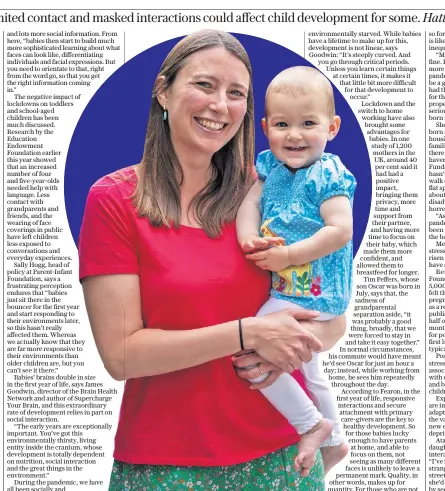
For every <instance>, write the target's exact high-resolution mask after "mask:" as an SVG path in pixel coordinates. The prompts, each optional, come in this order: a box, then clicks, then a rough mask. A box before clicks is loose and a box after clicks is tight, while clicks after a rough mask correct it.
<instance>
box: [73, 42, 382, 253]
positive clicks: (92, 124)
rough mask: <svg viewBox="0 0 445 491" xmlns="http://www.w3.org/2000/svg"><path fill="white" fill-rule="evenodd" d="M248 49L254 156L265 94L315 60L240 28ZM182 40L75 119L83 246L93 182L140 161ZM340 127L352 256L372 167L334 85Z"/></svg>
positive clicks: (151, 54) (76, 219)
mask: <svg viewBox="0 0 445 491" xmlns="http://www.w3.org/2000/svg"><path fill="white" fill-rule="evenodd" d="M235 36H236V37H237V38H238V39H239V40H240V41H241V43H242V44H243V45H244V47H245V48H246V50H247V52H248V54H249V57H250V60H251V62H252V69H253V87H254V96H255V154H258V153H259V152H261V151H262V150H265V149H267V148H268V143H267V139H266V137H265V136H264V134H263V131H262V129H261V118H262V117H263V115H264V95H265V93H266V89H267V86H268V84H269V82H270V81H271V80H272V79H273V77H275V75H277V74H278V73H279V72H280V71H282V70H284V69H285V68H288V67H290V66H294V65H308V66H312V65H311V63H309V62H308V61H307V60H305V59H304V58H302V57H301V56H299V55H297V54H296V53H294V52H292V51H290V50H288V49H286V48H283V47H282V46H280V45H278V44H275V43H272V42H270V41H266V40H264V39H261V38H256V37H253V36H247V35H241V34H235ZM179 39H180V38H176V39H172V40H169V41H166V42H164V43H162V44H159V45H157V46H154V47H152V48H150V49H148V50H146V51H144V52H142V53H140V54H139V55H137V56H135V57H134V58H132V59H131V60H129V61H128V62H127V63H125V64H124V65H123V66H122V67H120V68H119V69H118V70H117V71H116V72H115V73H113V75H111V77H110V78H108V79H107V80H106V81H105V82H104V84H103V85H102V86H101V87H100V88H99V89H98V90H97V92H96V93H95V94H94V96H93V97H92V98H91V100H90V102H89V103H88V105H87V106H86V108H85V110H84V112H83V113H82V116H81V117H80V119H79V122H78V123H77V126H76V129H75V131H74V134H73V137H72V139H71V143H70V147H69V150H68V155H67V161H66V167H65V206H66V213H67V216H68V222H69V225H70V229H71V233H72V235H73V238H74V240H75V242H76V244H77V240H78V236H79V230H80V226H81V223H82V217H83V211H84V206H85V201H86V197H87V194H88V191H89V188H90V187H91V185H92V184H94V182H95V181H96V180H97V179H99V178H100V177H102V176H104V175H106V174H109V173H110V172H113V171H115V170H117V169H121V168H123V167H128V166H130V165H133V164H136V163H138V162H140V160H141V158H142V154H143V148H144V139H145V132H146V128H147V121H148V115H149V109H150V104H151V91H152V87H153V84H154V81H155V79H156V76H157V74H158V72H159V69H160V67H161V64H162V62H163V61H164V59H165V57H166V56H167V54H168V52H169V51H170V50H171V49H172V48H173V46H174V45H175V44H176V43H177V42H178V41H179ZM334 93H335V104H336V112H337V114H338V115H339V116H340V117H341V119H342V124H341V128H340V132H339V134H338V135H337V137H336V138H335V139H334V140H333V141H332V142H329V143H328V146H327V148H326V151H328V152H332V153H335V154H338V155H339V156H340V158H341V160H342V162H343V163H344V164H345V165H346V167H348V169H349V170H350V171H351V172H352V173H353V174H354V175H355V177H356V179H357V182H358V186H357V191H356V193H355V199H354V255H355V253H356V251H357V249H358V248H359V246H360V243H361V241H362V238H363V235H364V232H365V229H366V224H367V222H368V217H369V210H370V204H371V191H372V180H371V167H370V162H369V155H368V151H367V148H366V143H365V140H364V138H363V134H362V131H361V129H360V126H359V124H358V122H357V119H356V117H355V115H354V113H353V112H352V110H351V108H350V107H349V105H348V103H347V102H346V100H345V99H344V97H343V96H342V95H341V94H340V93H339V92H338V91H337V89H335V87H334Z"/></svg>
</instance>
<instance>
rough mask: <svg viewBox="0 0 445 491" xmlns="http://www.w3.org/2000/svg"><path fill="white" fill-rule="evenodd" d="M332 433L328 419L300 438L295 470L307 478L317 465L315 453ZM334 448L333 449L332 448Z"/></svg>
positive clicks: (321, 421)
mask: <svg viewBox="0 0 445 491" xmlns="http://www.w3.org/2000/svg"><path fill="white" fill-rule="evenodd" d="M331 432H332V423H331V422H330V421H329V420H328V419H324V418H323V419H322V420H320V421H319V422H318V423H317V424H316V425H315V426H314V427H313V428H311V429H310V430H309V431H308V432H307V433H304V434H303V435H301V436H300V443H299V444H298V455H297V458H296V459H295V463H294V465H295V469H296V470H297V471H300V474H301V476H302V477H306V476H307V475H308V474H309V472H310V470H311V469H312V467H313V465H314V463H315V453H316V452H317V450H318V448H319V447H320V445H321V444H322V443H323V442H324V441H325V440H326V438H327V437H328V436H329V435H330V434H331ZM331 448H332V447H331Z"/></svg>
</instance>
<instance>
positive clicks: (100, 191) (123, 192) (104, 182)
mask: <svg viewBox="0 0 445 491" xmlns="http://www.w3.org/2000/svg"><path fill="white" fill-rule="evenodd" d="M136 185H137V173H136V166H134V165H132V166H130V167H125V168H123V169H119V170H116V171H114V172H112V173H111V174H107V175H105V176H103V177H101V178H100V179H98V180H97V181H96V182H95V183H94V184H93V185H92V186H91V188H90V193H89V194H90V195H95V196H102V197H105V196H108V195H110V194H111V195H114V196H121V197H122V198H129V197H131V196H132V195H133V193H134V190H135V188H136Z"/></svg>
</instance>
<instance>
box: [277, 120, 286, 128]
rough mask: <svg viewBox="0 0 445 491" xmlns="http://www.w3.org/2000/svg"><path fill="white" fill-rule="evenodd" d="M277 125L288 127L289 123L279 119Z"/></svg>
mask: <svg viewBox="0 0 445 491" xmlns="http://www.w3.org/2000/svg"><path fill="white" fill-rule="evenodd" d="M275 126H278V128H287V123H285V122H284V121H279V122H278V123H277V124H276V125H275Z"/></svg>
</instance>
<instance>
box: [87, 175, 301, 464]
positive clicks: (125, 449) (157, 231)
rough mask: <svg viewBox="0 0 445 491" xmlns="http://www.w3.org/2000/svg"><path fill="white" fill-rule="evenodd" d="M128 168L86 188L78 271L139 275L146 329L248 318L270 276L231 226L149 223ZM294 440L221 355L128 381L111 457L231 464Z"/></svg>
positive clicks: (149, 461) (264, 292) (292, 433)
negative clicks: (137, 204)
mask: <svg viewBox="0 0 445 491" xmlns="http://www.w3.org/2000/svg"><path fill="white" fill-rule="evenodd" d="M135 183H136V177H135V174H134V171H133V170H132V168H128V169H124V170H123V171H120V172H119V173H115V174H111V175H109V176H106V177H104V178H102V179H100V180H99V181H98V182H97V183H96V184H95V185H94V186H93V187H92V188H91V190H90V193H89V196H88V200H87V204H86V209H85V216H84V220H83V224H82V230H81V234H80V241H79V255H80V278H84V277H86V276H90V275H100V274H119V273H127V274H128V273H134V274H138V275H139V277H140V284H141V299H142V315H143V320H144V323H145V325H146V328H147V329H150V328H157V329H175V330H178V329H196V328H205V327H204V326H211V325H215V324H220V323H222V322H227V321H230V320H233V319H237V318H240V317H247V316H253V315H255V313H256V312H257V310H258V309H259V308H260V307H261V305H262V304H263V303H264V302H265V300H266V299H267V298H268V292H269V287H270V276H269V274H268V273H265V272H263V271H261V270H259V269H258V268H256V267H255V266H254V265H253V264H252V263H250V262H248V261H247V260H246V259H245V258H244V256H243V254H242V253H241V250H240V248H239V246H238V244H237V240H236V231H235V224H234V223H232V224H228V225H226V226H225V228H224V230H223V233H222V235H221V236H220V237H219V238H217V239H210V238H208V237H207V236H206V234H205V233H204V231H203V230H202V229H196V228H190V227H185V226H181V227H180V228H179V229H178V230H177V229H175V228H167V227H159V228H155V227H152V226H151V225H150V224H149V223H148V221H147V219H146V218H141V217H138V216H137V215H136V213H135V210H134V208H133V205H132V202H131V199H129V196H130V195H131V194H132V192H133V190H134V186H135ZM297 440H298V436H297V435H296V433H295V430H294V429H293V428H292V427H291V426H290V425H289V424H288V423H287V422H286V421H285V419H284V417H283V416H281V414H279V413H278V412H277V411H276V410H275V409H274V408H273V407H272V406H271V404H270V403H269V402H268V401H267V400H266V399H265V398H264V397H263V396H262V394H261V393H259V392H258V391H252V390H249V389H248V386H247V384H246V382H245V381H243V380H241V379H240V378H239V377H237V376H236V374H235V371H234V369H233V367H232V363H231V359H230V357H225V358H221V359H218V360H214V361H212V362H209V363H205V364H203V365H200V366H197V367H193V368H189V369H185V370H180V371H176V372H173V373H168V374H164V375H156V376H151V377H142V378H137V379H131V380H128V381H127V382H126V384H125V391H124V396H123V401H122V406H121V411H120V418H119V425H118V429H117V434H116V438H115V452H114V457H115V458H116V459H118V460H121V461H124V462H129V463H133V464H172V465H200V466H217V465H231V464H236V463H240V462H244V461H248V460H251V459H253V458H256V457H259V456H261V455H265V454H267V453H269V452H272V451H274V450H277V449H279V448H282V447H285V446H287V445H290V444H292V443H295V442H296V441H297Z"/></svg>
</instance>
